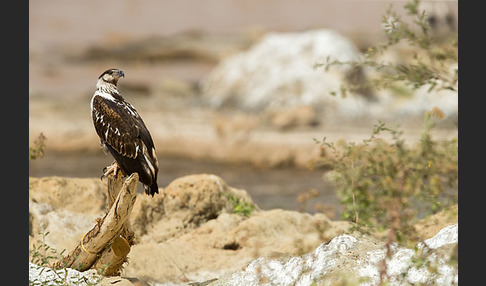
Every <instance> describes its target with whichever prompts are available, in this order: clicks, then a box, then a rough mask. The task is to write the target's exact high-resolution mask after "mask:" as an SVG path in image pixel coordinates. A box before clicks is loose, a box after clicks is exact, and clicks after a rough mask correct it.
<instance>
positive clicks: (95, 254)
mask: <svg viewBox="0 0 486 286" xmlns="http://www.w3.org/2000/svg"><path fill="white" fill-rule="evenodd" d="M117 173H118V174H117V176H116V177H115V176H114V175H113V174H112V173H110V174H109V175H107V176H106V179H107V180H108V195H107V199H108V213H107V214H106V215H105V216H104V217H103V218H98V219H97V221H96V224H95V226H94V227H93V228H92V229H91V230H90V231H88V232H87V233H86V234H85V235H84V236H83V238H82V239H81V241H80V242H79V244H78V245H77V246H76V248H74V250H72V251H71V252H70V253H69V254H68V255H67V256H66V257H64V258H62V259H61V260H59V261H57V262H56V263H55V264H54V266H55V267H56V268H62V267H69V268H73V269H77V270H79V271H85V270H88V269H90V268H95V269H96V270H97V271H98V273H100V274H102V275H104V276H113V275H118V274H119V272H120V270H121V267H122V264H123V263H124V262H125V261H126V260H127V255H128V253H129V252H130V246H131V245H133V238H134V232H133V231H132V229H131V227H130V222H129V216H130V213H131V212H132V208H133V205H134V204H135V200H136V198H137V184H138V174H137V173H133V174H131V175H130V176H129V177H128V178H126V179H125V180H124V179H123V177H124V174H122V172H121V170H118V172H117Z"/></svg>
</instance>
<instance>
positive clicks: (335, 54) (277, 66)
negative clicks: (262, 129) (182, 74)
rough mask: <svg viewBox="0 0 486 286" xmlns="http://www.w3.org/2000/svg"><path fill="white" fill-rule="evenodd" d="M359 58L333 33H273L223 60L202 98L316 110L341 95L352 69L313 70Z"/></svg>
mask: <svg viewBox="0 0 486 286" xmlns="http://www.w3.org/2000/svg"><path fill="white" fill-rule="evenodd" d="M360 56H361V53H360V52H359V50H358V49H357V47H356V46H355V45H354V44H353V43H352V42H351V41H350V40H349V39H347V38H345V37H344V36H342V35H340V34H339V33H337V32H335V31H333V30H326V29H321V30H310V31H306V32H301V33H269V34H267V35H266V36H264V37H263V38H262V39H261V41H259V42H258V43H256V44H255V45H253V46H252V47H251V48H250V49H249V50H248V51H246V52H242V53H239V54H236V55H234V56H231V57H229V58H227V59H226V60H224V61H222V62H221V63H220V64H219V65H218V66H217V67H216V68H215V69H214V70H213V71H212V72H211V73H210V74H209V76H208V77H207V78H206V79H205V80H204V81H203V82H202V92H203V97H204V98H205V99H206V100H207V101H208V102H209V104H210V105H211V106H213V107H235V108H241V109H245V110H262V109H267V108H282V107H295V106H299V105H311V106H314V107H316V106H318V105H319V104H325V103H326V100H327V99H329V98H332V96H331V95H330V93H331V92H332V91H339V88H340V86H341V84H342V83H343V81H344V80H345V78H346V74H347V73H348V72H349V71H350V69H349V68H348V67H339V68H335V69H332V71H329V72H327V73H324V72H323V71H322V69H315V68H313V67H314V66H315V65H316V64H323V63H325V62H326V61H327V59H328V58H330V59H336V60H339V61H344V62H345V61H353V60H357V59H358V58H359V57H360ZM321 107H322V106H321Z"/></svg>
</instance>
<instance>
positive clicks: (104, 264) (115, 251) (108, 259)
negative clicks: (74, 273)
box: [93, 236, 130, 276]
mask: <svg viewBox="0 0 486 286" xmlns="http://www.w3.org/2000/svg"><path fill="white" fill-rule="evenodd" d="M129 252H130V244H129V243H128V241H127V240H126V239H125V238H123V237H122V236H118V237H116V238H115V240H114V241H113V243H112V244H111V245H110V247H108V248H107V249H106V250H105V251H103V253H102V255H101V257H100V258H99V259H98V260H97V261H96V263H95V265H94V266H93V268H95V269H96V270H97V271H98V273H100V274H102V275H104V276H114V275H118V274H119V272H120V269H121V268H122V265H123V263H124V262H125V261H126V260H127V255H128V253H129Z"/></svg>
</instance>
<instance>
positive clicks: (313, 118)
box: [270, 105, 319, 130]
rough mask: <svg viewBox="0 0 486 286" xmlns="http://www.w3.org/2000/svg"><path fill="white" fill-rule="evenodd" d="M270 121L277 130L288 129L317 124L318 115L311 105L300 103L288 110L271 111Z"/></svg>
mask: <svg viewBox="0 0 486 286" xmlns="http://www.w3.org/2000/svg"><path fill="white" fill-rule="evenodd" d="M270 123H271V125H272V126H274V127H277V128H278V129H279V130H288V129H292V128H296V127H305V126H316V125H318V124H319V117H318V116H317V112H316V111H315V109H314V108H313V107H311V106H308V105H302V106H296V107H294V108H291V109H289V110H278V111H274V112H272V113H271V114H270Z"/></svg>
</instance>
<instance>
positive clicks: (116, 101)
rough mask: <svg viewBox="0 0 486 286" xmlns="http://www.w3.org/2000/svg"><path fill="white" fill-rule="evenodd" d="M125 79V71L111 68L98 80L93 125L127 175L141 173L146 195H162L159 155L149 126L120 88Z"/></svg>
mask: <svg viewBox="0 0 486 286" xmlns="http://www.w3.org/2000/svg"><path fill="white" fill-rule="evenodd" d="M124 76H125V74H124V73H123V71H120V70H118V69H109V70H107V71H105V72H104V73H103V74H101V76H100V77H99V78H98V82H97V84H96V87H97V89H96V91H95V94H94V95H93V98H92V99H91V114H92V118H93V124H94V127H95V130H96V133H97V134H98V136H99V138H100V143H101V145H102V146H103V148H104V149H105V150H107V151H108V152H110V153H111V155H113V157H114V159H115V161H116V162H117V164H118V166H119V167H120V168H121V169H122V170H123V172H124V173H125V174H127V175H130V174H132V173H134V172H136V173H138V175H139V178H140V182H142V184H143V185H144V188H145V192H146V193H147V194H150V195H152V196H153V195H154V194H155V193H158V185H157V173H158V169H159V164H158V160H157V154H156V152H155V146H154V142H153V140H152V137H151V135H150V132H149V131H148V129H147V126H146V125H145V123H144V122H143V120H142V118H141V117H140V115H139V114H138V112H137V111H136V110H135V108H134V107H133V106H132V105H131V104H130V103H128V102H126V101H125V100H124V98H123V97H122V96H121V94H120V92H119V90H118V88H117V86H116V83H117V82H118V79H119V78H120V77H124Z"/></svg>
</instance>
